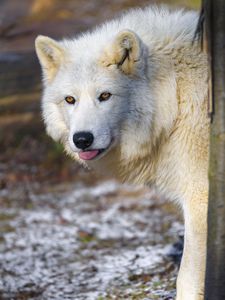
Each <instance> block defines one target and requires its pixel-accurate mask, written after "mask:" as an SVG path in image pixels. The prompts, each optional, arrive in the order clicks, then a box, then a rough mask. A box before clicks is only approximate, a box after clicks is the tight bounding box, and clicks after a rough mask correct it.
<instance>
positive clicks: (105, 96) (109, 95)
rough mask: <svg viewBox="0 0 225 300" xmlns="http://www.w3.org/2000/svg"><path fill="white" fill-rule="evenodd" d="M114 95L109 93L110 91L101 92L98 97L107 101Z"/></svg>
mask: <svg viewBox="0 0 225 300" xmlns="http://www.w3.org/2000/svg"><path fill="white" fill-rule="evenodd" d="M111 96H112V94H110V93H108V92H104V93H101V95H100V96H99V97H98V100H99V101H106V100H108V99H109V98H110V97H111Z"/></svg>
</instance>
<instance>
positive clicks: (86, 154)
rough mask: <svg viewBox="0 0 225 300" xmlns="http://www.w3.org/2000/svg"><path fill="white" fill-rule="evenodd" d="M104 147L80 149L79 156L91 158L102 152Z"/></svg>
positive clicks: (84, 158)
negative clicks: (87, 149)
mask: <svg viewBox="0 0 225 300" xmlns="http://www.w3.org/2000/svg"><path fill="white" fill-rule="evenodd" d="M105 150H106V149H97V150H89V151H82V152H79V153H78V155H79V158H81V159H83V160H92V159H94V158H96V157H97V156H99V155H100V154H101V153H103V152H104V151H105Z"/></svg>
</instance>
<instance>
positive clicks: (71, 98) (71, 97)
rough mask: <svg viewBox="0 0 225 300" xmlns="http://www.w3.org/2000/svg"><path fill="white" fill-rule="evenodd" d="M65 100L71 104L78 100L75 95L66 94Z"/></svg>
mask: <svg viewBox="0 0 225 300" xmlns="http://www.w3.org/2000/svg"><path fill="white" fill-rule="evenodd" d="M65 101H66V102H67V103H69V104H74V103H75V102H76V100H75V98H74V97H73V96H66V97H65Z"/></svg>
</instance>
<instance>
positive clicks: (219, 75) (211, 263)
mask: <svg viewBox="0 0 225 300" xmlns="http://www.w3.org/2000/svg"><path fill="white" fill-rule="evenodd" d="M205 7H206V10H205V18H206V19H205V25H206V33H208V34H207V36H208V42H209V47H208V49H209V51H210V54H211V55H210V56H211V61H212V99H213V108H214V109H213V110H214V113H213V119H212V125H211V134H210V166H209V209H208V241H207V243H208V245H207V266H206V288H205V289H206V293H205V299H206V300H224V299H225V2H224V0H207V1H205Z"/></svg>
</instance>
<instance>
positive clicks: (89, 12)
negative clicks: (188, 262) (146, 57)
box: [0, 0, 200, 300]
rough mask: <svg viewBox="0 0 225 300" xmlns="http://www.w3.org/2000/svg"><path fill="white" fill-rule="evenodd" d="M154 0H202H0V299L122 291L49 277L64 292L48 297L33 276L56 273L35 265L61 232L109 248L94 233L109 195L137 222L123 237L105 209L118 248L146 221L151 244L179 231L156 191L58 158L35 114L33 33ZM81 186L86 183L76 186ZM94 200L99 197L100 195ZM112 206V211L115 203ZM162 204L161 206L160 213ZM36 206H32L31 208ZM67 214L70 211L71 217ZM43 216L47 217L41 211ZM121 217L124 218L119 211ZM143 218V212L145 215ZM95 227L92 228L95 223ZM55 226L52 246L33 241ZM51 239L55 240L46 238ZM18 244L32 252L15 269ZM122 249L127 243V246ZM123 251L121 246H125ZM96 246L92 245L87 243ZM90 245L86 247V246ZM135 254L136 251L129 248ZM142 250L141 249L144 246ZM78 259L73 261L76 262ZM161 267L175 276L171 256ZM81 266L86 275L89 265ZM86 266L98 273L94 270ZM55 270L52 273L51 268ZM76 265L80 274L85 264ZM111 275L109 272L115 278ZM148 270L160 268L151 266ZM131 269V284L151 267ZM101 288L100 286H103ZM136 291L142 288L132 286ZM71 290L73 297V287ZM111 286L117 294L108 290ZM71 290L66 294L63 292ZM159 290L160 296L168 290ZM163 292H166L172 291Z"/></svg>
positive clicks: (37, 82) (173, 0) (190, 1)
mask: <svg viewBox="0 0 225 300" xmlns="http://www.w3.org/2000/svg"><path fill="white" fill-rule="evenodd" d="M152 3H156V4H160V3H167V4H170V5H172V6H175V7H178V6H182V7H183V6H185V7H187V8H193V9H198V8H199V6H200V0H167V1H150V0H142V1H137V0H112V1H103V0H92V1H86V0H79V1H77V0H20V1H18V0H0V150H1V151H0V208H1V211H0V253H1V254H0V270H1V271H0V298H1V299H17V300H18V299H60V300H62V299H125V294H123V292H122V291H121V293H122V294H117V296H115V295H116V292H115V291H114V294H113V292H112V291H111V292H109V293H108V296H107V295H106V296H107V297H108V298H95V297H100V296H99V295H100V294H99V293H97V294H95V296H93V295H94V294H92V296H90V298H88V297H89V296H88V295H89V294H85V293H84V292H82V291H81V290H82V289H81V288H78V287H77V290H76V291H74V290H73V289H72V292H71V290H68V291H67V292H66V291H65V290H63V287H62V286H60V284H59V282H57V283H56V282H54V280H53V286H55V285H57V286H60V288H59V290H60V291H61V292H62V290H63V292H62V294H60V292H59V294H57V293H53V294H54V295H56V294H57V295H59V296H57V297H58V298H54V297H56V296H54V297H53V294H51V289H49V288H46V286H45V285H44V283H43V281H41V280H40V277H43V278H45V282H47V281H49V280H50V279H51V280H52V278H53V277H54V276H55V273H54V274H53V275H54V276H53V275H52V274H50V275H49V276H47V275H46V276H47V277H44V275H43V274H42V273H40V270H39V269H38V270H39V271H37V273H35V272H34V270H36V268H37V264H38V263H39V264H40V263H42V264H44V263H43V261H42V258H40V257H41V254H42V255H45V254H46V253H47V252H48V253H52V252H51V251H53V250H54V251H56V248H57V247H59V248H57V249H58V251H61V250H60V249H61V248H60V246H59V245H58V244H57V242H56V240H57V241H58V240H60V239H61V240H62V239H63V238H65V241H68V239H69V240H71V239H73V238H74V237H75V240H74V241H73V242H72V245H73V247H75V248H76V247H77V245H79V247H81V248H82V247H83V243H85V245H86V247H87V248H88V247H89V248H91V247H92V246H93V245H92V244H91V243H92V242H93V240H94V241H95V242H96V240H97V241H99V240H104V241H105V240H107V241H109V242H108V244H107V243H105V244H104V245H103V246H101V247H100V248H101V249H102V247H103V248H104V247H105V248H104V249H108V248H107V247H109V246H110V247H113V245H114V244H113V243H112V238H109V237H105V238H103V239H101V234H103V235H104V234H105V235H107V232H108V231H107V230H106V232H103V233H102V232H100V231H98V230H100V229H99V228H100V227H101V226H104V224H105V220H106V219H105V218H106V217H105V214H106V212H108V213H109V212H111V210H112V207H114V206H113V205H114V204H112V203H117V204H116V205H117V209H116V211H117V210H118V209H119V210H120V213H121V212H123V216H124V215H126V213H127V218H128V219H132V218H133V226H134V227H135V226H139V227H137V228H136V227H135V228H136V231H135V230H134V231H133V235H131V237H129V235H128V237H127V235H126V232H125V233H124V231H123V230H125V229H124V222H125V221H124V220H123V221H121V220H122V219H120V220H118V219H117V218H116V217H115V216H114V214H112V213H111V217H112V218H114V221H115V220H116V222H117V224H118V223H119V224H120V225H121V227H120V229H118V228H117V229H116V228H115V233H118V230H121V232H122V233H121V235H119V237H117V238H115V240H116V241H117V242H115V245H114V246H115V249H116V248H117V249H118V248H121V247H122V248H121V249H123V250H124V249H125V248H126V247H125V246H126V245H125V246H124V245H123V242H121V241H125V240H126V238H128V240H130V239H131V240H132V239H133V242H132V243H133V244H132V243H131V242H130V245H133V248H132V249H136V248H135V247H137V244H139V243H140V240H138V239H136V240H135V236H137V235H138V236H139V235H140V233H141V232H142V231H143V230H146V228H147V231H146V236H148V238H146V237H145V241H146V242H145V243H146V245H149V244H148V242H149V243H150V244H151V243H152V242H153V241H155V242H154V243H155V244H157V243H158V244H160V243H161V242H162V239H163V240H164V242H163V247H164V246H166V245H167V244H170V243H172V242H174V241H175V240H176V237H175V236H176V235H177V234H178V231H179V230H178V229H177V228H181V227H182V225H180V224H181V223H180V220H181V219H180V217H179V216H178V215H177V213H175V212H174V209H173V208H171V207H170V205H169V204H166V203H165V202H163V200H160V199H158V198H157V197H158V196H157V195H155V194H154V192H153V191H147V190H145V189H135V188H127V187H124V188H123V187H121V186H120V185H118V184H117V183H115V182H114V183H113V185H112V183H110V184H111V185H110V184H109V183H108V184H109V185H107V184H106V185H104V184H105V183H104V176H103V177H99V176H97V175H96V174H94V173H90V171H87V170H84V169H83V168H81V167H80V166H78V165H77V164H76V163H75V162H73V161H72V160H70V159H69V158H67V157H66V155H65V154H64V153H63V150H62V147H61V146H60V145H59V144H56V143H54V142H53V141H52V140H50V138H49V137H47V136H46V134H45V130H44V126H43V122H42V119H41V114H40V98H41V72H40V66H39V63H38V60H37V58H36V55H35V53H34V39H35V37H36V36H37V35H38V34H43V35H48V36H50V37H52V38H55V39H60V38H62V37H73V36H74V35H76V34H77V33H79V32H81V31H84V30H87V29H90V28H92V27H93V26H95V25H97V24H99V23H101V22H103V21H105V20H108V19H111V18H113V17H115V16H116V15H117V14H118V13H121V11H123V10H125V9H128V8H131V7H136V6H139V7H140V6H141V7H144V6H146V5H149V4H152ZM102 184H103V187H104V188H102V189H100V190H97V191H96V190H95V189H96V188H98V187H102ZM81 190H82V192H81V194H79V193H78V194H79V195H78V194H76V195H74V194H73V193H74V191H75V192H76V191H81ZM84 190H85V191H86V192H84ZM65 193H66V196H65ZM69 193H70V194H69ZM71 193H72V194H71ZM82 193H83V194H82ZM149 193H150V194H149ZM71 195H73V197H72V199H73V200H71ZM68 197H69V198H68ZM82 197H83V198H82ZM122 198H126V199H127V198H131V199H133V200H130V201H131V202H130V203H131V204H132V205H131V207H130V206H129V207H127V206H126V205H125V204H124V203H123V202H120V201H123V200H121V199H122ZM136 198H137V199H139V201H140V202H139V203H140V204H138V205H137V204H135V203H136V202H134V201H136V200H135V199H136ZM147 198H148V199H150V198H151V199H153V198H155V199H157V201H158V202H157V203H158V204H157V205H158V206H157V205H155V204H154V205H153V204H152V202H151V200H149V202H148V203H149V204H148V205H147V204H146V202H145V200H146V199H147ZM43 199H44V200H43ZM65 199H66V200H65ZM68 199H70V200H68ZM93 199H94V200H95V201H96V202H95V205H97V206H93V201H94V200H93ZM96 199H97V200H98V199H100V200H99V201H100V204H99V202H98V201H97V200H96ZM57 201H58V202H57ZM60 201H61V202H60ZM63 201H65V202H63ZM71 201H72V202H71ZM77 201H78V202H79V201H81V202H79V203H80V206H79V205H78V204H79V203H77ZM101 201H103V202H101ZM143 201H144V202H143ZM83 202H86V206H85V207H83V206H82V205H83V204H82V203H83ZM60 203H61V204H60ZM68 203H70V204H71V203H72V204H71V207H70V206H68V205H69V204H68ZM96 203H97V204H96ZM121 203H122V204H121ZM76 205H78V206H76ZM110 205H112V206H110ZM121 205H122V208H121ZM124 205H125V207H124ZM62 207H67V209H68V210H67V211H64V210H63V208H62ZM74 207H80V208H77V209H78V210H76V211H75V210H74V209H75V208H74ZM118 207H119V208H118ZM146 207H147V210H148V214H147V215H145V217H144V216H143V215H142V216H141V215H140V216H139V217H140V219H139V218H138V217H137V216H136V215H135V216H136V217H135V216H134V214H136V212H137V211H139V212H142V210H145V211H146ZM79 209H80V211H79ZM113 209H114V211H115V207H114V208H113ZM159 209H160V210H159ZM46 210H48V211H49V212H51V213H50V216H49V215H47V216H45V211H46ZM62 210H63V213H62ZM96 210H97V211H98V212H99V214H100V215H97V217H96V215H95V216H94V217H93V218H94V219H93V220H92V223H94V224H97V223H96V222H97V219H98V218H100V219H101V221H100V223H99V224H98V225H95V226H97V227H95V226H92V227H91V226H89V227H88V226H86V225H85V224H86V223H85V222H86V221H87V220H88V219H89V218H90V219H91V217H90V214H91V213H94V212H96ZM161 210H162V212H160V211H161ZM37 212H39V213H40V214H39V215H38V216H37ZM51 214H52V215H51ZM78 214H79V215H82V214H83V215H84V216H86V218H87V219H85V221H84V220H83V221H82V220H80V221H79V222H78V221H77V220H78V219H79V218H78ZM109 214H110V213H109ZM72 215H73V216H75V217H72ZM119 215H120V214H119ZM35 216H36V217H35ZM43 216H45V217H44V219H43ZM117 216H118V214H117ZM151 216H152V221H149V222H150V223H149V224H150V225H149V224H147V223H148V220H149V218H151ZM120 217H121V218H123V217H122V216H120ZM158 217H159V218H161V219H162V218H164V224H163V225H162V224H160V223H159V221H158ZM145 218H146V219H145ZM90 219H89V220H90ZM137 219H138V221H137ZM110 220H111V219H110ZM143 220H145V221H146V223H145V221H143ZM82 222H83V223H82ZM101 222H102V223H101ZM111 222H112V220H111ZM125 223H126V222H125ZM43 224H45V225H46V227H43V228H42V231H40V232H39V231H37V227H38V228H39V227H41V226H43ZM80 224H84V226H83V225H82V226H81V225H80ZM113 224H114V223H113ZM137 224H139V225H137ZM39 225H40V226H39ZM114 225H115V224H114ZM32 226H34V227H32ZM51 226H53V227H54V226H56V227H57V226H58V227H57V229H55V230H56V231H55V232H56V233H52V232H51V233H48V234H47V233H46V232H47V227H48V228H50V227H51ZM70 226H71V228H75V229H76V234H75V233H74V232H75V231H73V232H72V233H71V232H70V233H68V228H70ZM98 226H99V227H98ZM110 226H112V224H111V225H110V224H109V228H110ZM129 226H130V225H129ZM149 226H150V227H149ZM53 227H51V228H53ZM125 227H126V226H125ZM54 228H55V227H54ZM93 228H95V229H93ZM96 228H98V230H97V229H96ZM168 228H170V229H171V228H175V229H174V230H172V231H169V232H170V233H169V234H167V233H165V232H166V231H167V230H168ZM75 229H74V230H75ZM63 230H64V231H63ZM53 231H54V230H53ZM152 231H155V232H156V235H154V237H152V235H151V234H152ZM37 232H39V238H38V237H37V235H38V233H37ZM60 232H64V236H63V237H62V236H60V235H59V236H58V235H57V234H59V233H60ZM96 232H97V233H96ZM99 232H100V233H99ZM112 232H113V231H112ZM150 232H151V234H150ZM54 234H55V243H56V244H57V245H56V246H53V248H52V247H51V243H50V244H49V248H47V249H46V248H45V247H46V244H45V247H43V245H42V246H41V242H40V241H41V240H43V239H44V237H45V238H46V237H47V240H48V241H49V239H51V237H52V236H54ZM157 234H158V235H157ZM68 235H69V236H68ZM21 236H23V237H26V241H24V240H23V239H22V237H21ZM31 236H32V237H31ZM34 236H35V238H34ZM139 238H140V236H139ZM143 238H144V236H143V237H142V240H141V241H142V242H143V244H145V243H144V241H143ZM165 241H166V243H167V244H166V243H165ZM46 243H47V242H46ZM52 243H53V244H54V242H52ZM65 243H66V242H65ZM73 243H74V244H73ZM79 243H80V244H79ZM154 243H153V244H154ZM112 244H113V245H112ZM125 244H126V242H125ZM37 245H39V246H37ZM54 245H55V244H54ZM98 245H99V244H98ZM135 245H136V246H135ZM151 245H152V244H151ZM64 246H65V245H64ZM64 246H63V247H64ZM35 247H36V248H37V249H39V250H37V256H35V255H36V254H35V253H36V252H35V251H36V250H35V249H36V248H35ZM38 247H40V248H38ZM54 247H55V248H54ZM96 247H97V246H96ZM123 247H125V248H123ZM34 248H35V249H34ZM81 248H79V249H81ZM97 248H98V247H97ZM178 248H179V247H178ZM21 249H23V251H25V252H26V251H28V250H29V251H28V252H29V254H28V256H27V257H31V261H30V264H29V266H27V267H26V268H25V269H23V268H22V269H21V265H23V264H25V261H26V258H27V257H26V258H25V257H23V255H22V254H21V252H20V251H21ZM82 249H83V248H82ZM130 249H131V248H130V247H129V250H130ZM95 250H96V249H95ZM125 250H126V251H127V248H126V249H125ZM125 250H124V251H125ZM145 250H146V249H145ZM38 251H39V252H38ZM54 251H53V252H54ZM126 251H125V254H126V255H127V252H126ZM151 251H153V252H154V251H155V250H154V249H153V250H151ZM56 252H57V251H56ZM68 252H69V253H70V255H71V256H69V257H70V258H69V261H70V262H71V258H73V259H72V260H74V261H76V262H78V261H79V262H80V261H82V258H81V257H79V258H77V260H76V259H75V258H74V257H75V256H74V253H71V245H68ZM147 252H148V251H147ZM147 252H146V253H147ZM156 252H157V251H156ZM40 253H41V254H40ZM151 253H152V252H151ZM94 254H96V253H95V252H94ZM94 254H93V252H92V255H94ZM111 254H112V253H111ZM114 254H115V253H114ZM114 254H113V255H114ZM10 255H11V256H10ZM52 255H53V254H52ZM133 255H134V256H135V255H136V254H133ZM138 255H139V254H138ZM146 255H147V256H149V253H147V254H146ZM151 255H152V254H151ZM53 256H54V255H53ZM128 256H129V255H128ZM175 256H176V255H175ZM34 262H35V264H34ZM89 262H90V260H89ZM99 263H101V262H99ZM104 263H106V262H104ZM170 263H171V262H170ZM62 265H65V269H64V273H66V272H71V270H69V271H68V270H67V268H66V266H67V265H68V260H65V261H64V263H62V261H57V262H55V265H54V266H58V267H61V266H62ZM144 265H145V263H144ZM19 266H20V267H19ZM35 266H36V267H35ZM44 266H45V267H42V269H43V268H44V269H45V270H48V271H49V269H52V265H50V266H46V265H44ZM117 267H118V266H117ZM117 267H116V268H117ZM77 268H78V267H77V265H76V269H77ZM149 268H150V267H149ZM166 268H167V267H166ZM78 269H79V268H78ZM80 269H82V267H80ZM80 269H79V270H80ZM138 269H140V266H139V267H138V266H137V270H138ZM164 269H165V268H164ZM21 270H22V271H21ZM32 270H33V271H32ZM166 270H167V271H166V272H171V274H173V276H175V275H174V274H175V273H176V265H175V264H174V265H172V266H171V265H170V264H169V265H168V268H167V269H166ZM145 271H146V270H145ZM145 271H144V272H145ZM164 271H165V270H164ZM21 272H22V273H21ZM27 272H28V273H29V274H30V277H29V278H31V279H30V280H28V279H27ZM46 272H47V271H46ZM88 272H89V274H90V270H89V271H88ZM92 272H94V273H96V271H95V270H94V269H93V270H92ZM146 272H147V273H148V272H149V269H147V271H146ZM154 272H156V271H154ZM173 272H174V273H173ZM31 273H32V274H33V277H32V276H31ZM156 273H157V272H156ZM40 274H41V275H40ZM56 274H57V276H59V274H58V273H56ZM84 274H86V273H85V270H84ZM132 274H133V275H135V276H136V275H137V274H136V273H135V272H134V273H132ZM117 275H118V274H117ZM117 275H115V277H116V276H117ZM156 275H157V276H159V274H158V273H157V274H156ZM10 276H11V277H10ZM74 276H75V275H74ZM135 276H133V277H132V276H131V277H132V278H131V281H130V282H132V286H134V283H135V284H138V283H140V282H141V284H142V285H143V284H145V283H148V282H149V281H152V276H153V275H151V276H150V275H148V274H147V275H146V274H144V275H143V276H142V277H140V278H139V277H138V276H140V274H139V275H137V277H135ZM171 276H172V275H171ZM173 276H172V277H171V278H172V279H171V282H169V283H168V282H167V283H165V282H164V283H162V282H161V284H159V287H160V288H157V285H155V286H154V287H153V286H151V288H152V290H154V288H155V289H156V290H160V289H161V290H162V285H163V284H164V287H165V286H166V285H167V286H168V289H169V290H173V289H174V282H175V279H174V278H175V277H173ZM69 277H70V276H69ZM75 277H76V276H75ZM153 277H154V276H153ZM18 278H20V279H21V281H18ZM25 278H26V280H25ZM37 278H38V279H37ZM157 278H158V277H157ZM64 279H65V278H64ZM66 280H67V279H66ZM68 280H69V279H68ZM132 280H133V281H132ZM128 281H129V280H128ZM51 282H52V281H51ZM66 282H67V281H66ZM84 282H86V283H87V282H88V279H86V281H84V279H80V285H79V284H78V286H82V284H83V283H84ZM126 284H127V283H126ZM63 285H64V287H65V286H67V283H65V282H64V281H63ZM74 285H75V283H73V286H74ZM87 285H88V284H87ZM43 286H44V287H43ZM48 286H49V285H48ZM96 286H97V285H96ZM96 286H95V287H94V288H92V289H91V288H90V287H89V290H91V291H92V292H93V291H96V290H97V288H96ZM98 286H99V285H98ZM115 286H116V285H115ZM128 286H129V285H128ZM104 289H105V290H106V289H107V288H104ZM56 290H57V289H55V288H54V291H56ZM117 292H118V291H117ZM147 292H148V293H150V292H149V291H146V293H145V294H143V297H144V296H146V295H148V296H149V295H150V294H147ZM49 293H50V294H49ZM82 293H83V294H82ZM110 293H111V294H110ZM138 293H141V292H140V291H139V290H138ZM75 294H76V297H75V296H74V295H75ZM103 294H104V293H103ZM103 294H102V295H103ZM112 294H113V295H114V296H115V297H114V296H112ZM60 295H61V296H60ZM66 295H67V296H66ZM69 295H71V298H70V297H69ZM79 295H81V296H79ZM82 295H84V296H82ZM85 295H86V296H85ZM96 295H97V296H96ZM104 295H105V294H104ZM110 295H111V296H110ZM121 295H122V296H121ZM163 295H164V296H165V295H167V294H163ZM168 295H169V294H168ZM168 295H167V297H170V296H168ZM106 296H104V297H106ZM38 297H40V298H38ZM82 297H83V298H82ZM101 297H103V296H101ZM110 297H112V298H110ZM113 297H114V298H113ZM116 297H117V298H116ZM123 297H124V298H123ZM132 297H133V296H127V298H126V299H142V298H141V296H140V295H139V297H137V298H134V297H133V298H132ZM152 297H153V296H152ZM154 297H155V298H152V299H162V294H160V293H159V294H158V297H159V298H157V293H156V294H155V295H154ZM165 297H166V296H165ZM149 299H151V298H149ZM165 299H172V298H165Z"/></svg>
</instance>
